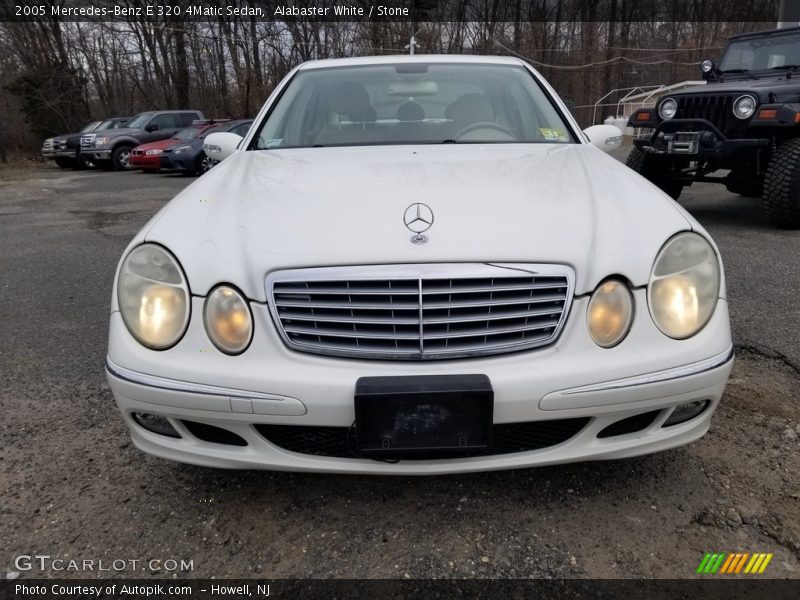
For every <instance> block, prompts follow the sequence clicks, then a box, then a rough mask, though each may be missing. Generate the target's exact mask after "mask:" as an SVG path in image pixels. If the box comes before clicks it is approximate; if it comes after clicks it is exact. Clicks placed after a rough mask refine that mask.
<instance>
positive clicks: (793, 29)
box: [728, 27, 800, 40]
mask: <svg viewBox="0 0 800 600" xmlns="http://www.w3.org/2000/svg"><path fill="white" fill-rule="evenodd" d="M798 31H800V27H784V28H783V29H763V30H761V31H746V32H745V33H737V34H736V35H732V36H731V37H729V38H728V39H729V40H740V39H742V38H758V37H763V36H765V35H780V34H782V33H797V32H798Z"/></svg>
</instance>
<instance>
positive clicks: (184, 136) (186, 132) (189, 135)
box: [172, 126, 207, 140]
mask: <svg viewBox="0 0 800 600" xmlns="http://www.w3.org/2000/svg"><path fill="white" fill-rule="evenodd" d="M206 129H207V127H196V126H195V127H187V128H186V129H181V130H180V131H179V132H178V133H176V134H175V135H173V136H172V139H173V140H193V139H194V138H196V137H197V136H198V135H200V134H201V133H203V131H205V130H206Z"/></svg>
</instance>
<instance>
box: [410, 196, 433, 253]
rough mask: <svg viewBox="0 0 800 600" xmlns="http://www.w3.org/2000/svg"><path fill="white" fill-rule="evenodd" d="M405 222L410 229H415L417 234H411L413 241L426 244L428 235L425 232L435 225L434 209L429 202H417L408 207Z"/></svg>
mask: <svg viewBox="0 0 800 600" xmlns="http://www.w3.org/2000/svg"><path fill="white" fill-rule="evenodd" d="M403 223H405V225H406V227H407V228H408V229H409V231H413V232H414V234H415V235H413V236H411V241H412V242H413V243H415V244H424V243H425V242H427V241H428V236H426V235H423V233H424V232H426V231H428V229H430V228H431V225H433V211H432V210H431V207H430V206H428V205H427V204H423V203H422V202H415V203H414V204H412V205H411V206H409V207H408V208H407V209H406V212H405V214H404V215H403Z"/></svg>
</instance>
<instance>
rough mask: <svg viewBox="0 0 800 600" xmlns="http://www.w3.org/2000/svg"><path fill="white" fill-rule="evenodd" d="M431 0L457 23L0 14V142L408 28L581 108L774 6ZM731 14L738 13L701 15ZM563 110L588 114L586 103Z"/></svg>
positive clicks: (227, 82) (16, 143)
mask: <svg viewBox="0 0 800 600" xmlns="http://www.w3.org/2000/svg"><path fill="white" fill-rule="evenodd" d="M49 1H54V0H49ZM428 1H430V0H428ZM438 1H439V7H440V8H441V6H442V5H447V6H446V8H448V9H449V12H448V13H447V14H450V15H457V16H458V18H459V19H460V20H459V21H445V22H437V21H433V20H422V21H419V22H417V23H416V24H415V25H414V24H412V22H410V21H407V22H353V21H350V22H315V21H311V20H305V21H303V20H297V21H263V20H258V19H253V18H248V17H242V18H217V19H216V20H205V21H199V20H191V19H189V18H187V17H185V16H183V17H181V16H178V17H174V16H173V17H169V18H163V17H162V18H160V19H153V18H150V19H148V20H145V19H141V20H135V19H133V20H129V21H124V22H123V21H117V22H65V21H61V20H58V19H54V18H44V19H39V20H37V21H35V22H27V23H10V22H3V23H0V138H2V141H0V146H2V145H3V142H4V145H5V146H6V148H8V149H9V150H11V151H12V152H13V151H16V152H22V153H26V152H33V151H35V149H36V148H38V147H39V145H40V144H41V141H42V138H44V137H48V136H52V135H55V134H60V133H66V132H70V131H75V130H77V129H79V128H80V127H82V126H83V125H84V124H85V123H86V122H88V121H89V120H91V119H100V118H102V117H107V116H122V115H131V114H134V113H136V112H139V111H141V110H147V109H154V108H164V109H166V108H198V109H201V110H203V111H204V112H205V113H206V114H207V115H209V116H214V117H244V116H252V115H254V114H255V113H256V111H257V110H258V108H259V107H260V105H261V104H262V103H263V101H264V100H265V99H266V97H267V95H268V94H269V92H270V91H271V90H272V89H273V87H274V86H275V85H276V84H277V83H278V82H279V81H280V80H281V78H282V77H283V76H284V75H286V74H287V73H288V72H289V71H290V70H291V69H292V68H293V67H294V66H296V65H297V64H299V63H301V62H303V61H306V60H310V59H315V58H327V57H342V56H363V55H386V54H404V53H407V52H408V50H407V47H406V46H407V44H408V43H409V40H410V38H411V34H412V31H416V40H417V44H418V46H417V49H416V51H417V53H430V54H440V53H455V54H471V53H474V54H516V55H519V56H521V57H525V58H527V59H529V60H530V61H531V62H532V64H534V66H536V67H537V68H538V69H539V70H540V71H541V72H542V73H543V74H544V75H545V77H547V78H548V79H549V80H550V82H551V83H552V84H553V85H554V86H555V88H556V89H557V90H558V92H559V93H560V94H561V95H562V96H563V97H565V98H568V99H569V100H571V101H572V102H574V104H575V105H577V106H579V107H580V106H583V105H590V104H592V103H594V102H595V101H596V100H597V99H598V98H599V97H600V96H602V95H603V94H604V93H606V92H607V91H609V90H611V89H612V88H619V87H626V86H638V85H656V84H664V83H673V82H677V81H682V80H685V79H697V78H698V75H699V72H698V68H697V63H698V62H699V61H700V60H701V59H703V58H706V57H712V58H715V59H716V58H718V57H719V54H720V51H721V49H722V45H723V43H724V41H725V39H726V38H727V37H728V36H729V35H731V34H734V33H738V32H742V31H750V30H756V29H764V28H771V27H774V26H775V22H774V20H773V21H772V22H770V21H769V20H770V19H774V16H775V15H776V14H777V0H685V1H681V0H676V1H675V2H673V3H672V4H671V5H670V11H671V12H670V13H669V15H668V17H669V20H665V19H664V15H663V11H662V14H660V15H655V14H654V16H653V18H652V19H651V20H646V19H643V18H642V16H641V15H642V13H641V8H642V1H641V0H438ZM174 2H175V3H181V2H183V0H174ZM139 3H140V0H119V1H118V2H117V4H129V5H137V4H139ZM183 3H185V4H189V3H191V4H194V5H197V4H198V3H199V2H198V0H194V1H193V2H188V1H186V2H183ZM732 8H736V11H732ZM734 13H735V14H737V15H740V16H741V20H738V21H736V22H732V21H719V20H714V19H715V18H718V15H730V14H734ZM422 18H425V17H422ZM576 113H577V115H578V118H579V120H580V121H581V122H582V124H584V125H588V124H589V122H590V121H591V116H592V113H591V110H589V109H581V108H579V109H577V111H576Z"/></svg>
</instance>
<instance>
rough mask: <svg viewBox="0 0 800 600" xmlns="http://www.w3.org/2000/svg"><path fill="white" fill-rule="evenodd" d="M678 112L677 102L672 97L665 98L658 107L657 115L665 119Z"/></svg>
mask: <svg viewBox="0 0 800 600" xmlns="http://www.w3.org/2000/svg"><path fill="white" fill-rule="evenodd" d="M676 112H678V103H677V102H675V100H673V99H672V98H667V99H666V100H664V101H663V102H662V103H661V105H660V106H659V107H658V115H659V116H660V117H661V118H662V119H664V120H665V121H667V120H669V119H671V118H672V117H674V116H675V113H676Z"/></svg>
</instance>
